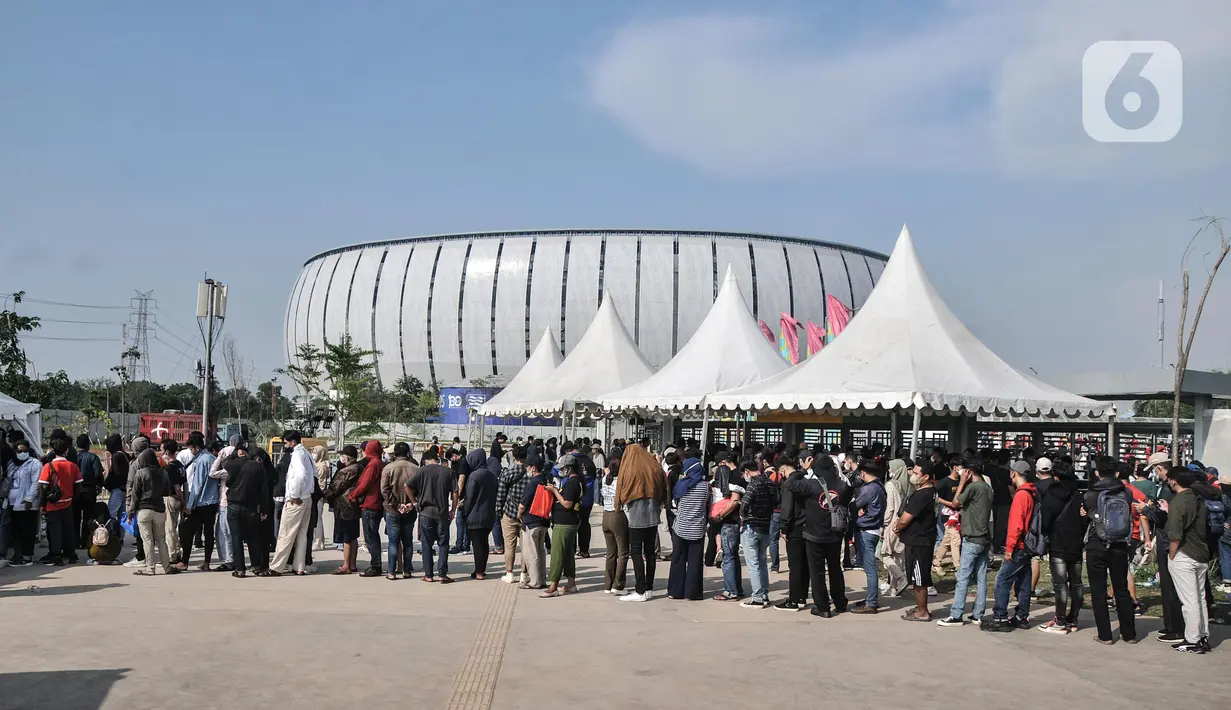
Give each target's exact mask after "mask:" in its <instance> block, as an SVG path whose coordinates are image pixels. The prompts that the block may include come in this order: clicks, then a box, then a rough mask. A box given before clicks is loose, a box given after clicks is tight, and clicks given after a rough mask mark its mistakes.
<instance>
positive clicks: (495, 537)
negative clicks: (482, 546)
mask: <svg viewBox="0 0 1231 710" xmlns="http://www.w3.org/2000/svg"><path fill="white" fill-rule="evenodd" d="M501 517H502V516H496V523H495V524H494V525H492V547H494V548H496V549H497V550H503V549H504V531H503V530H501V529H500V518H501Z"/></svg>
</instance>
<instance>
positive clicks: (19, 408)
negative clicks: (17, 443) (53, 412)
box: [0, 392, 43, 451]
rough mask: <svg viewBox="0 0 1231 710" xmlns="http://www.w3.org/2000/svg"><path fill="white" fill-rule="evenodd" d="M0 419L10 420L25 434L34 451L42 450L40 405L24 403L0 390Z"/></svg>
mask: <svg viewBox="0 0 1231 710" xmlns="http://www.w3.org/2000/svg"><path fill="white" fill-rule="evenodd" d="M0 421H5V422H12V423H13V424H15V425H16V426H17V428H18V429H21V430H22V431H23V432H25V434H26V440H27V441H29V442H30V447H31V449H33V450H34V451H41V450H42V438H43V431H42V429H43V415H42V407H40V406H39V405H37V404H26V403H25V402H20V401H18V400H16V399H13V398H12V397H10V396H8V395H7V394H4V393H2V392H0Z"/></svg>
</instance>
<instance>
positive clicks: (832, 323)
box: [825, 293, 851, 342]
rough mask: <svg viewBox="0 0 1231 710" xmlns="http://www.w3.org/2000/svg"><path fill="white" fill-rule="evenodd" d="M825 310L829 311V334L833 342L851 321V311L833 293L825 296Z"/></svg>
mask: <svg viewBox="0 0 1231 710" xmlns="http://www.w3.org/2000/svg"><path fill="white" fill-rule="evenodd" d="M825 310H826V311H827V312H828V313H829V330H828V333H827V335H828V338H829V340H830V341H831V342H832V341H833V339H834V338H836V337H838V336H839V335H841V334H842V331H843V330H845V329H846V326H847V324H848V323H850V322H851V311H850V309H849V308H847V307H846V306H845V305H843V303H842V301H839V300H838V297H837V296H835V295H833V294H832V293H831V294H829V295H828V296H826V297H825Z"/></svg>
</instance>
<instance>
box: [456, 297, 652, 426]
mask: <svg viewBox="0 0 1231 710" xmlns="http://www.w3.org/2000/svg"><path fill="white" fill-rule="evenodd" d="M653 374H654V368H653V367H651V366H650V363H649V362H647V361H646V359H645V356H644V355H642V354H641V351H640V350H638V349H637V344H636V343H635V342H633V338H632V336H631V335H629V334H628V329H627V328H625V327H624V322H623V321H622V320H620V314H619V313H617V312H616V307H615V299H613V298H611V296H610V294H607V293H604V294H603V303H602V305H601V306H599V309H598V313H596V314H595V315H594V320H593V321H591V323H590V327H589V328H587V329H586V332H585V335H583V336H581V340H579V341H577V345H576V346H574V348H573V350H572V352H570V353H569V354H568V357H566V358H564V361H563V362H562V363H560V366H559V367H557V368H556V369H555V370H554V371H552V372H551V373H550V375H549V376H547V377H543V378H540V379H539V381H538V382H537V386H534V387H532V388H531V389H530V391H522V390H520V389H519V391H518V392H516V393H514V394H511V395H510V396H509V397H507V398H506V397H504V394H505V393H504V392H501V393H500V395H499V398H500V399H501V401H500V402H496V399H497V398H496V397H493V398H492V400H491V401H489V402H488V403H487V404H485V405H484V406H483V408H482V409H481V410H480V412H481V413H482V414H485V415H488V414H495V415H500V416H510V415H511V416H517V415H522V414H538V415H544V416H546V415H558V414H562V413H564V412H566V411H571V410H573V409H574V408H575V407H577V406H578V405H585V404H587V403H592V402H597V401H598V400H599V399H600V398H601V397H602V396H603V395H605V394H607V393H609V392H614V391H616V390H619V389H623V388H625V387H628V386H629V385H633V384H636V383H638V382H641V381H643V380H645V379H646V378H648V377H649V376H650V375H653ZM520 378H521V373H518V376H517V378H515V380H516V379H520ZM511 386H512V385H511V384H510V387H511ZM493 403H495V404H496V406H495V407H493V406H492V405H493Z"/></svg>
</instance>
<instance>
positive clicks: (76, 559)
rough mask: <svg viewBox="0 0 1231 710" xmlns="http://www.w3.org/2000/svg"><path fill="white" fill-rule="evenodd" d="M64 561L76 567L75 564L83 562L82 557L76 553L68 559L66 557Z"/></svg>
mask: <svg viewBox="0 0 1231 710" xmlns="http://www.w3.org/2000/svg"><path fill="white" fill-rule="evenodd" d="M64 561H65V562H67V563H68V564H70V565H75V564H77V563H78V562H80V561H81V558H80V557H78V556H77V554H76V553H73V554H71V555H69V556H68V557H65V558H64Z"/></svg>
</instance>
